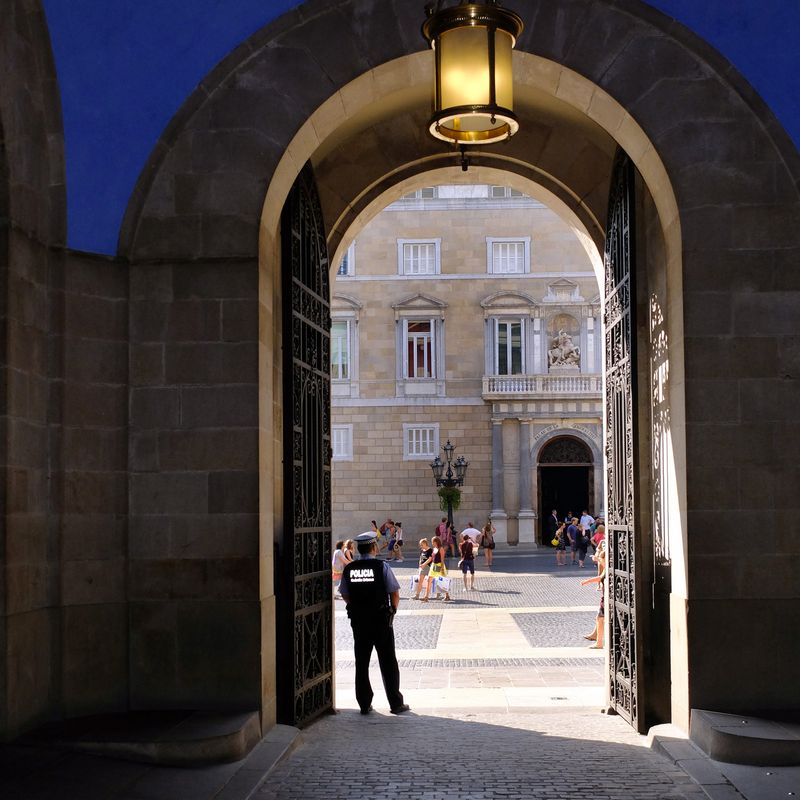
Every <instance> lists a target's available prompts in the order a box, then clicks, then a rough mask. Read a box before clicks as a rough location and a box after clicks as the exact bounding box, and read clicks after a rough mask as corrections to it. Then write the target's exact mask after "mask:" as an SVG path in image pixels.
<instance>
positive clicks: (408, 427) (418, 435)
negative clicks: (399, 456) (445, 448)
mask: <svg viewBox="0 0 800 800" xmlns="http://www.w3.org/2000/svg"><path fill="white" fill-rule="evenodd" d="M438 452H439V426H438V424H437V425H412V424H404V425H403V457H404V458H405V459H407V460H408V459H417V458H418V459H428V458H434V457H435V456H436V455H437V453H438Z"/></svg>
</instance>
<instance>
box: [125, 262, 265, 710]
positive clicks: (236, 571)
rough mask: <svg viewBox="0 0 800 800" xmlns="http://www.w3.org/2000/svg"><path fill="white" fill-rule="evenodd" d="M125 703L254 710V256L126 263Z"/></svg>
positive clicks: (256, 547) (256, 630)
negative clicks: (127, 629)
mask: <svg viewBox="0 0 800 800" xmlns="http://www.w3.org/2000/svg"><path fill="white" fill-rule="evenodd" d="M130 287H131V288H130V365H131V366H130V450H129V460H128V470H129V491H130V534H129V545H128V557H129V590H128V593H129V601H130V670H131V673H130V681H131V689H130V696H131V705H132V706H133V707H134V708H149V707H160V708H165V707H168V708H187V707H188V708H214V707H221V706H222V707H228V708H230V707H235V706H241V707H248V708H258V707H259V703H260V681H261V675H260V646H259V642H260V627H261V619H260V606H259V540H258V509H259V504H258V266H257V264H256V263H255V262H252V261H245V260H229V261H225V260H219V261H207V262H200V261H194V262H182V263H181V262H173V263H163V264H135V265H133V266H132V267H131V273H130Z"/></svg>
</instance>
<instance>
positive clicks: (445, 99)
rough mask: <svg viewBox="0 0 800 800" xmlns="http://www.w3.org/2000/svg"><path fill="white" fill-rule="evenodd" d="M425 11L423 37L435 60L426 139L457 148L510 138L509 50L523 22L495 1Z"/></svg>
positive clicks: (514, 126)
mask: <svg viewBox="0 0 800 800" xmlns="http://www.w3.org/2000/svg"><path fill="white" fill-rule="evenodd" d="M440 3H441V0H440ZM440 3H439V4H440ZM427 12H428V15H429V16H428V19H427V20H425V23H424V24H423V26H422V35H423V36H424V37H425V38H426V39H427V40H428V42H429V43H430V46H431V47H432V48H433V50H434V54H435V58H436V85H435V94H434V113H433V117H431V122H430V132H431V134H432V135H433V136H435V137H436V138H437V139H442V140H443V141H445V142H450V143H451V144H457V145H468V144H492V143H493V142H499V141H502V140H503V139H508V138H509V137H510V136H513V135H514V134H515V133H516V132H517V130H518V128H519V123H518V122H517V118H516V116H515V115H514V111H513V108H514V87H513V76H512V71H511V51H512V50H513V48H514V44H515V43H516V40H517V37H518V36H519V35H520V33H522V28H523V23H522V19H521V18H520V17H519V15H518V14H515V13H514V12H513V11H509V10H508V9H505V8H501V7H500V6H499V5H498V4H497V2H496V0H490V1H489V2H488V3H485V4H479V3H470V2H468V0H462V2H461V3H460V4H459V5H457V6H454V7H452V8H445V9H440V8H439V7H438V5H437V7H436V9H435V10H434V9H433V8H431V7H428V9H427Z"/></svg>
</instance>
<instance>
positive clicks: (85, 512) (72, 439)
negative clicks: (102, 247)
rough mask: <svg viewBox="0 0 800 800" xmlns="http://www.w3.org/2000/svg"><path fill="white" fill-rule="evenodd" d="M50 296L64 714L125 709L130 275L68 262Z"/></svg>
mask: <svg viewBox="0 0 800 800" xmlns="http://www.w3.org/2000/svg"><path fill="white" fill-rule="evenodd" d="M61 265H62V268H61V270H60V272H59V274H58V280H57V283H58V286H57V287H56V286H54V288H53V292H52V296H51V297H52V301H51V302H52V309H53V315H52V317H53V320H54V322H55V328H56V330H55V331H54V335H53V338H52V353H53V364H52V370H51V374H50V379H51V393H52V397H53V400H54V402H53V417H52V425H51V443H52V444H53V445H54V446H55V448H56V449H54V452H53V453H52V462H51V479H52V484H53V487H54V498H53V499H54V512H55V513H56V514H57V517H56V520H54V524H58V525H59V529H60V537H59V538H60V543H61V544H60V553H59V554H58V555H59V556H60V576H59V577H60V580H59V583H58V589H59V594H58V596H59V598H60V604H61V607H62V610H61V655H60V660H61V693H62V709H63V713H65V714H66V715H68V716H76V715H80V714H85V713H92V712H97V711H106V710H121V709H124V708H125V707H126V705H127V700H128V630H127V629H128V608H127V564H126V556H127V533H128V525H127V523H128V520H127V513H128V485H127V465H128V438H127V434H128V430H127V426H128V397H127V383H128V271H127V267H126V266H125V265H123V264H120V263H118V262H115V261H114V260H113V259H109V258H98V257H92V256H87V255H85V254H79V253H67V254H66V255H65V256H64V257H63V258H62V259H61Z"/></svg>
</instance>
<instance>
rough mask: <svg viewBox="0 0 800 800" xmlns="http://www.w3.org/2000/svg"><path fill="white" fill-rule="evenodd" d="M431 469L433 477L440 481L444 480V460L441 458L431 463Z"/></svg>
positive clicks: (437, 457)
mask: <svg viewBox="0 0 800 800" xmlns="http://www.w3.org/2000/svg"><path fill="white" fill-rule="evenodd" d="M431 469H432V470H433V477H434V478H435V479H436V480H437V481H439V480H441V478H442V472H444V464H442V460H441V459H440V458H439V456H436V458H434V459H433V461H431Z"/></svg>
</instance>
